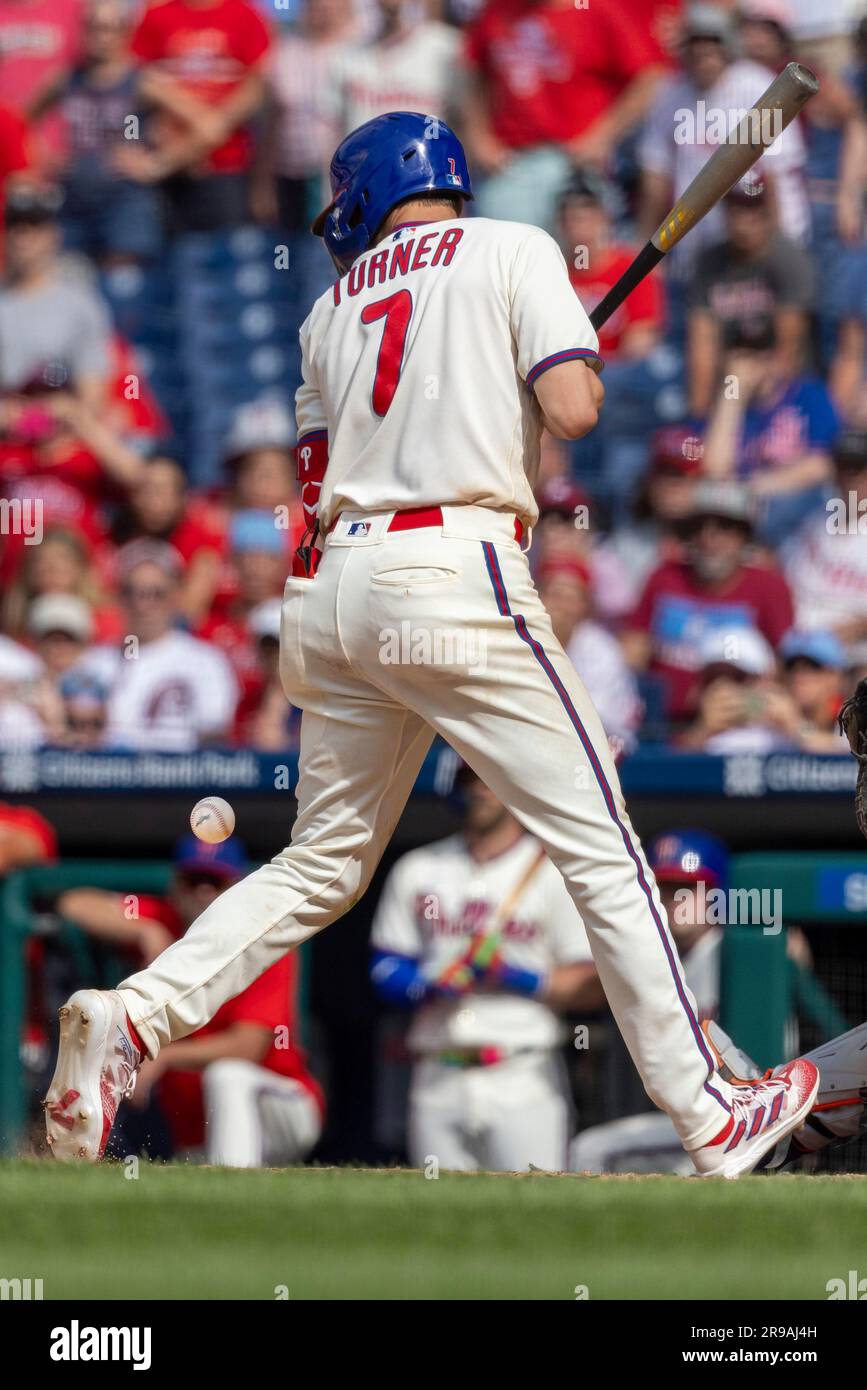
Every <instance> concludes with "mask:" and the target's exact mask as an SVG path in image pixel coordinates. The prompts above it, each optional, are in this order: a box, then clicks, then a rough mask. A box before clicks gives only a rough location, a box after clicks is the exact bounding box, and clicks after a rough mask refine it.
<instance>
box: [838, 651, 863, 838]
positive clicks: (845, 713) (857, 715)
mask: <svg viewBox="0 0 867 1390" xmlns="http://www.w3.org/2000/svg"><path fill="white" fill-rule="evenodd" d="M839 722H840V732H841V733H842V734H845V735H846V737H847V739H848V740H849V747H850V748H851V749H852V752H853V753H854V754H855V757H856V758H857V759H858V764H859V766H858V780H857V782H856V783H855V817H856V819H857V821H858V829H859V830H860V831H861V834H862V835H863V836H864V838H865V840H867V677H865V678H864V680H861V681H859V682H858V685H857V687H856V689H855V694H854V695H852V696H851V697H850V698H849V699H848V700H847V701H846V703H845V705H844V706H843V708H842V709H841V711H840V721H839Z"/></svg>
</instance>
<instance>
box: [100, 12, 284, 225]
mask: <svg viewBox="0 0 867 1390" xmlns="http://www.w3.org/2000/svg"><path fill="white" fill-rule="evenodd" d="M269 42H270V40H269V35H268V29H267V27H266V25H265V22H264V20H263V19H262V18H261V16H260V14H259V13H258V11H257V10H255V9H254V8H253V6H252V5H250V4H248V3H247V0H157V3H154V4H151V5H149V7H148V8H147V9H146V10H145V13H144V15H143V16H142V19H141V21H140V23H139V26H138V28H137V29H136V31H135V33H134V35H133V38H132V51H133V53H134V55H135V56H136V57H137V58H138V59H139V61H140V63H141V64H142V67H143V71H142V73H141V76H140V80H139V92H140V95H141V97H142V99H143V100H144V101H145V103H147V105H148V106H149V107H150V108H151V115H150V117H149V119H148V123H147V136H148V144H147V145H145V144H144V143H143V142H137V141H126V142H125V145H124V146H123V147H122V148H121V149H119V151H118V156H117V161H116V162H117V164H118V168H119V169H120V171H121V172H122V173H124V174H126V175H127V176H128V177H129V178H132V179H136V180H138V181H139V182H141V183H145V184H148V183H157V182H159V183H160V184H161V186H162V189H163V192H164V194H165V197H166V201H167V206H168V214H169V229H170V231H171V232H172V233H173V234H181V233H185V232H195V231H213V230H217V229H221V228H231V227H237V226H240V225H242V224H243V223H244V222H246V221H248V219H249V216H250V174H251V170H252V166H253V138H252V134H251V131H250V121H251V120H252V118H253V117H254V116H255V115H256V113H257V112H258V110H259V108H260V106H261V105H262V102H263V100H264V94H265V75H264V74H265V64H266V60H267V55H268V48H269Z"/></svg>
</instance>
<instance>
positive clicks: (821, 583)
mask: <svg viewBox="0 0 867 1390" xmlns="http://www.w3.org/2000/svg"><path fill="white" fill-rule="evenodd" d="M834 462H835V465H836V479H835V485H834V488H833V492H834V496H832V497H831V499H830V500H829V501H828V502H827V503H826V509H825V510H824V511H822V512H821V513H817V515H816V516H814V517H812V518H811V519H810V520H809V521H807V522H806V523H805V524H804V526H802V527H801V529H800V530H799V531H798V532H797V534H796V535H795V536H793V537H792V538H791V539H790V540H789V541H788V542H787V543H786V545H785V546H784V547H783V549H782V552H781V558H782V564H783V569H784V572H785V574H786V578H787V579H788V581H789V583H790V585H791V587H792V594H793V596H794V601H795V613H796V616H797V623H798V627H799V628H806V629H813V628H819V629H825V628H828V629H830V630H831V631H832V632H833V633H834V634H835V635H836V636H837V637H838V638H839V639H840V641H841V642H842V643H843V645H844V647H845V648H846V655H847V660H848V662H849V663H850V664H851V665H852V666H857V665H862V664H864V663H867V536H865V532H867V521H865V516H867V431H865V430H848V431H847V432H846V433H845V434H843V435H842V436H841V437H840V439H839V440H838V442H837V444H836V446H835V449H834Z"/></svg>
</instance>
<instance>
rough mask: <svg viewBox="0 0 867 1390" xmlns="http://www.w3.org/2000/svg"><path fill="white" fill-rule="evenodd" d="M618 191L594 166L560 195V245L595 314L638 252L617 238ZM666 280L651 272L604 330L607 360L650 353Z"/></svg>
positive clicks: (659, 326)
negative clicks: (614, 223) (614, 217)
mask: <svg viewBox="0 0 867 1390" xmlns="http://www.w3.org/2000/svg"><path fill="white" fill-rule="evenodd" d="M615 196H616V195H615V193H614V190H613V188H612V187H611V185H610V184H609V183H608V180H607V179H605V178H604V177H603V176H602V175H601V174H599V173H597V171H596V170H595V169H593V168H591V167H589V166H587V167H585V168H581V169H576V171H575V173H574V175H573V177H572V178H571V179H570V181H569V183H568V184H567V185H566V187H565V188H564V190H563V192H562V194H561V195H560V217H559V232H560V246H561V248H562V251H563V255H564V256H565V258H566V264H567V266H568V267H569V278H570V280H571V281H572V284H573V285H574V287H575V293H576V294H577V296H578V298H579V299H580V300H581V303H582V304H583V306H584V308H585V309H586V310H587V313H588V314H589V313H590V312H591V310H593V309H595V308H596V305H597V304H599V303H600V301H601V300H603V299H604V298H605V296H606V294H607V293H608V291H609V290H610V289H611V288H612V286H613V285H614V284H615V283H616V282H617V281H618V280H619V279H620V276H621V275H622V274H623V272H624V271H625V270H626V268H627V266H629V265H630V263H631V262H632V260H633V257H634V256H635V250H636V248H634V247H629V246H622V245H620V244H619V243H617V242H615V241H614V240H613V239H612V229H611V218H612V212H613V208H614V199H615ZM662 321H663V307H662V288H661V281H660V279H659V278H658V277H657V276H655V275H648V276H647V277H646V278H645V279H644V280H642V282H641V284H640V285H638V286H637V287H636V288H635V290H633V292H632V294H630V295H629V296H628V298H627V299H626V300H625V301H624V302H623V304H621V306H620V308H619V309H617V310H616V311H615V312H614V313H613V314H612V315H611V318H610V319H609V320H608V322H607V323H606V324H605V325H604V327H603V328H601V329H600V330H599V352H600V355H601V356H602V358H603V359H604V360H605V361H606V362H612V361H617V360H618V359H621V360H622V359H626V358H629V359H632V360H634V359H636V358H640V357H646V356H647V354H648V353H649V352H650V351H651V350H652V349H653V348H654V347H655V346H656V344H657V343H658V341H659V336H660V333H661V330H662Z"/></svg>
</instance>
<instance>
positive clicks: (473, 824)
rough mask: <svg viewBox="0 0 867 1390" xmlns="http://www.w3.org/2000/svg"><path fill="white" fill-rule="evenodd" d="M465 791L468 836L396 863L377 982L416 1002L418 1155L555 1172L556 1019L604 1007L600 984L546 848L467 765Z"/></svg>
mask: <svg viewBox="0 0 867 1390" xmlns="http://www.w3.org/2000/svg"><path fill="white" fill-rule="evenodd" d="M459 788H460V791H461V792H462V794H463V799H464V803H465V812H464V823H463V828H462V831H461V833H459V834H457V835H453V836H450V837H449V838H448V839H445V840H439V841H437V842H436V843H435V844H433V845H426V846H424V847H423V848H421V849H418V850H415V851H413V852H412V853H410V854H407V855H405V856H404V857H403V858H402V859H400V860H399V861H398V863H397V864H396V865H395V867H394V868H393V869H392V871H391V873H390V874H389V876H388V879H387V880H386V884H385V888H384V890H383V894H382V897H381V898H380V900H379V903H378V905H377V909H376V916H375V917H374V922H373V930H372V934H371V946H372V950H373V956H372V961H371V979H372V980H373V984H374V988H375V989H376V991H377V993H378V994H379V996H380V998H381V999H382V1000H383V1001H384V1002H386V1003H387V1004H389V1005H391V1006H392V1007H395V1008H400V1009H403V1010H406V1009H411V1010H412V1011H413V1018H412V1022H411V1024H410V1028H409V1033H408V1036H407V1041H408V1045H409V1049H410V1051H411V1052H412V1054H413V1056H414V1058H415V1065H414V1067H413V1075H412V1083H411V1089H410V1097H409V1124H408V1129H409V1135H408V1147H409V1154H410V1162H411V1163H412V1164H413V1165H415V1166H423V1165H424V1164H425V1163H426V1162H428V1161H429V1160H428V1156H429V1155H436V1157H437V1159H438V1160H439V1163H440V1164H441V1166H442V1167H443V1168H454V1169H459V1170H471V1169H478V1168H481V1169H486V1168H487V1169H493V1170H505V1171H507V1172H508V1171H509V1170H515V1169H526V1168H527V1167H528V1165H534V1166H536V1167H541V1168H547V1169H554V1170H555V1171H556V1170H558V1169H560V1168H561V1167H562V1164H563V1159H564V1154H565V1147H566V1143H567V1142H568V1137H569V1123H570V1109H571V1106H570V1101H569V1096H568V1091H567V1087H566V1085H565V1079H564V1077H563V1075H562V1072H561V1068H560V1065H559V1059H558V1057H557V1051H556V1050H557V1047H558V1045H559V1043H560V1041H561V1037H562V1031H563V1030H562V1024H561V1021H560V1017H559V1016H560V1015H561V1014H563V1013H566V1012H571V1011H574V1010H578V1009H583V1010H589V1009H592V1010H595V1009H597V1008H598V1007H599V1005H600V1004H601V1002H602V993H601V989H600V986H599V983H598V980H597V978H596V971H595V968H594V966H593V964H592V960H591V958H590V952H589V949H588V946H587V940H586V937H585V935H584V929H583V926H582V924H581V921H580V918H579V917H578V915H577V913H576V911H575V908H574V905H573V903H572V900H571V898H570V897H569V895H568V893H567V892H566V891H565V889H564V888H563V884H562V881H561V880H560V879H558V878H557V877H556V871H555V870H554V867H553V865H552V864H551V863H550V861H549V860H548V859H547V857H546V856H545V854H544V852H543V851H542V850H541V849H540V846H539V845H538V843H537V842H536V841H535V840H534V839H533V838H532V837H531V836H528V835H526V834H525V833H524V831H523V829H522V827H521V826H520V825H519V824H518V822H517V821H516V820H514V818H513V817H512V816H511V815H510V814H509V812H508V811H507V810H506V808H505V807H504V806H502V805H501V804H500V802H499V801H497V799H496V797H495V796H494V795H493V793H492V792H491V791H490V790H489V789H488V788H487V787H486V786H484V784H483V783H482V782H481V781H480V780H479V779H478V777H476V775H475V774H474V773H473V772H471V771H470V769H469V768H464V769H462V771H461V773H459ZM590 978H592V981H593V984H592V987H591V988H590V989H587V987H586V982H587V980H588V979H590Z"/></svg>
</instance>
